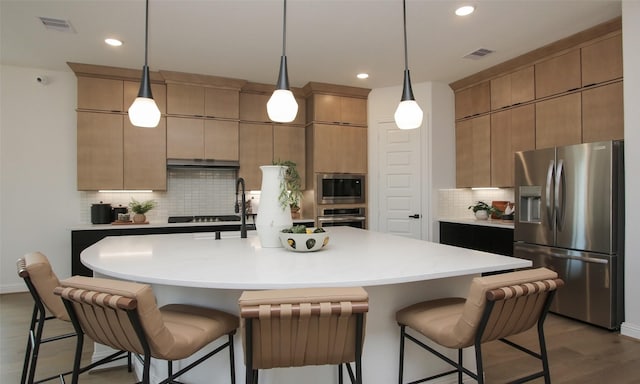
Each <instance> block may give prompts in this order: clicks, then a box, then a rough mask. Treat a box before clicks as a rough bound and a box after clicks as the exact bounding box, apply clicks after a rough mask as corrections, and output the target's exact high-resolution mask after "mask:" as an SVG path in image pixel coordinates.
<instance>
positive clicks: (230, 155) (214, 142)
mask: <svg viewBox="0 0 640 384" xmlns="http://www.w3.org/2000/svg"><path fill="white" fill-rule="evenodd" d="M239 145H240V131H239V127H238V122H237V121H223V120H205V121H204V158H205V159H211V160H235V161H238V160H239V156H240V155H239V150H240V146H239Z"/></svg>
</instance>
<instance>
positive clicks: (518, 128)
mask: <svg viewBox="0 0 640 384" xmlns="http://www.w3.org/2000/svg"><path fill="white" fill-rule="evenodd" d="M535 128H536V127H535V106H534V105H533V104H529V105H524V106H521V107H517V108H512V109H509V110H506V111H500V112H496V113H493V114H491V186H493V187H512V186H513V185H514V169H513V165H514V155H515V153H516V152H518V151H528V150H531V149H535V145H536V140H535Z"/></svg>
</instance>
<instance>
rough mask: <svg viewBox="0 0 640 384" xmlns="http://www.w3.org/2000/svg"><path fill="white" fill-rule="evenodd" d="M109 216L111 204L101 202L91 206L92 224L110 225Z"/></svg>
mask: <svg viewBox="0 0 640 384" xmlns="http://www.w3.org/2000/svg"><path fill="white" fill-rule="evenodd" d="M111 215H112V212H111V204H105V203H103V202H102V201H101V202H100V203H98V204H91V223H92V224H110V223H111V217H112V216H111Z"/></svg>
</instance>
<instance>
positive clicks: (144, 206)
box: [129, 197, 156, 223]
mask: <svg viewBox="0 0 640 384" xmlns="http://www.w3.org/2000/svg"><path fill="white" fill-rule="evenodd" d="M155 206H156V202H155V201H154V200H147V201H143V202H140V201H137V200H136V199H134V198H133V197H132V198H131V202H130V203H129V208H131V212H133V213H134V215H133V222H134V223H144V222H146V221H147V217H146V216H145V214H146V213H147V212H149V211H150V210H152V209H153V208H154V207H155Z"/></svg>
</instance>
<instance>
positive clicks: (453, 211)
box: [436, 188, 517, 218]
mask: <svg viewBox="0 0 640 384" xmlns="http://www.w3.org/2000/svg"><path fill="white" fill-rule="evenodd" d="M513 199H514V192H513V188H500V189H479V190H472V189H468V188H464V189H440V190H438V213H437V215H436V217H438V218H464V217H469V218H473V212H472V211H471V210H470V209H469V206H470V205H473V204H475V203H476V202H477V201H484V202H485V203H487V204H489V205H491V202H492V201H500V200H502V201H511V202H513ZM516 209H517V207H516Z"/></svg>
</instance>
